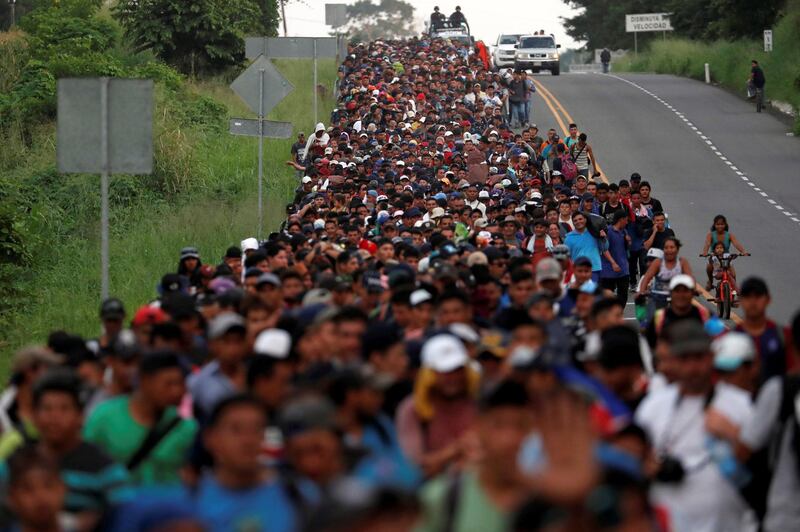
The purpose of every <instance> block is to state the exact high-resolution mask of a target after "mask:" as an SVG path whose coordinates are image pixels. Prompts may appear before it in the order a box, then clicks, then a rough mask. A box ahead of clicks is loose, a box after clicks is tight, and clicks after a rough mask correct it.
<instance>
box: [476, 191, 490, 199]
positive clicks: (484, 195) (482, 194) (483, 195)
mask: <svg viewBox="0 0 800 532" xmlns="http://www.w3.org/2000/svg"><path fill="white" fill-rule="evenodd" d="M478 197H479V198H488V197H489V191H488V190H481V191H480V192H478Z"/></svg>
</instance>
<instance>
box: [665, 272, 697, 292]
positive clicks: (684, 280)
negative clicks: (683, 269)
mask: <svg viewBox="0 0 800 532" xmlns="http://www.w3.org/2000/svg"><path fill="white" fill-rule="evenodd" d="M679 286H685V287H686V288H688V289H689V290H694V278H693V277H692V276H691V275H686V274H684V273H682V274H680V275H676V276H675V277H673V278H672V279H671V280H670V282H669V289H670V290H675V289H676V288H678V287H679Z"/></svg>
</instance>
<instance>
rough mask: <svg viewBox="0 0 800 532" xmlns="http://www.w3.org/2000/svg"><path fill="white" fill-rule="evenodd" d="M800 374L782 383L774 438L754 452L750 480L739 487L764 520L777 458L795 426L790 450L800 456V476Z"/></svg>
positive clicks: (799, 462)
mask: <svg viewBox="0 0 800 532" xmlns="http://www.w3.org/2000/svg"><path fill="white" fill-rule="evenodd" d="M799 394H800V375H786V376H785V377H783V385H782V386H781V404H780V412H779V414H778V423H777V426H776V427H775V428H774V431H773V433H772V439H771V441H770V443H769V444H768V445H766V446H765V447H764V448H763V449H760V450H759V451H757V452H755V453H753V455H752V456H751V457H750V459H749V460H748V461H747V463H746V464H745V465H746V466H747V469H748V470H749V471H750V473H751V475H752V476H751V479H750V482H748V483H747V484H745V485H744V486H742V487H741V488H740V489H739V493H740V495H741V496H742V499H744V501H745V502H746V503H747V504H748V505H749V506H750V508H751V509H752V510H753V512H754V513H755V514H756V516H757V517H758V520H759V521H760V522H761V521H763V520H764V516H765V515H766V513H767V496H768V494H769V489H770V485H771V484H772V476H773V474H774V472H775V466H776V465H777V464H776V462H775V460H776V459H777V456H778V453H779V452H780V446H781V444H782V443H783V438H784V436H783V435H784V434H785V432H786V430H788V428H789V427H790V426H793V427H794V435H793V437H792V441H791V442H790V446H791V452H793V453H794V455H795V457H796V458H797V464H798V470H797V471H796V474H797V475H799V476H800V423H798V399H799V398H800V395H799Z"/></svg>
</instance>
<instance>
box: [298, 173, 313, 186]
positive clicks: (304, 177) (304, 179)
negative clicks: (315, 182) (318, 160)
mask: <svg viewBox="0 0 800 532" xmlns="http://www.w3.org/2000/svg"><path fill="white" fill-rule="evenodd" d="M300 182H301V183H303V184H304V185H305V184H306V183H311V178H310V177H308V176H307V175H305V176H303V179H301V180H300Z"/></svg>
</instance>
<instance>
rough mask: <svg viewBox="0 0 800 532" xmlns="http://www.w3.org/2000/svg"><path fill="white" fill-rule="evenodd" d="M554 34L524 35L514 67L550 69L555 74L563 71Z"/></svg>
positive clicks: (535, 69)
mask: <svg viewBox="0 0 800 532" xmlns="http://www.w3.org/2000/svg"><path fill="white" fill-rule="evenodd" d="M559 48H561V45H560V44H556V40H555V37H553V36H552V35H523V36H522V37H520V38H519V44H518V45H517V51H516V53H515V54H514V68H520V69H524V70H531V71H533V72H540V71H542V70H549V71H550V73H551V74H553V75H554V76H558V75H559V74H560V73H561V61H560V59H559V53H558V49H559Z"/></svg>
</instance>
